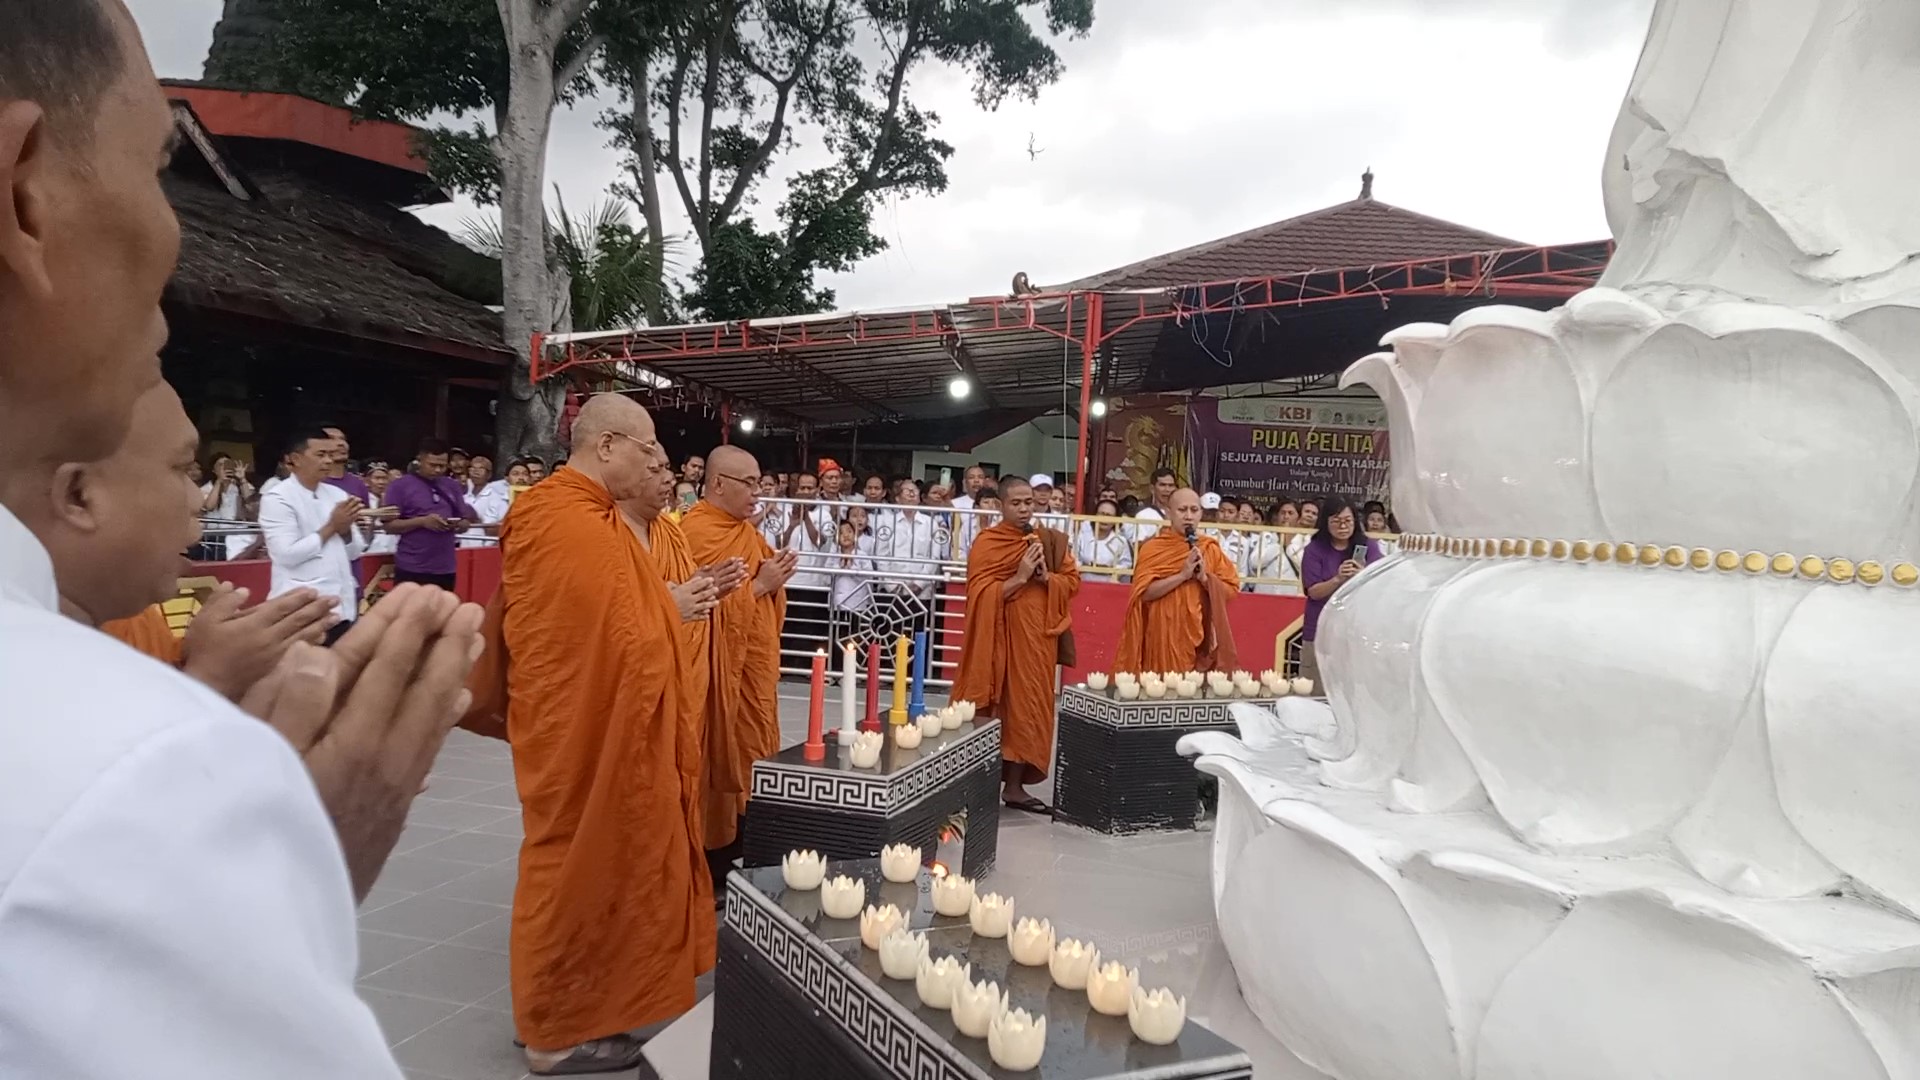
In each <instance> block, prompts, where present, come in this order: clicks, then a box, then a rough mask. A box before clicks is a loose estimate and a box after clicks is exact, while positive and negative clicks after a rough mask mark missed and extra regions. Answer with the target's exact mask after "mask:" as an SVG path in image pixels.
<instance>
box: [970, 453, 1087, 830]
mask: <svg viewBox="0 0 1920 1080" xmlns="http://www.w3.org/2000/svg"><path fill="white" fill-rule="evenodd" d="M1038 508H1039V504H1038V502H1037V501H1036V498H1035V496H1034V492H1033V486H1032V485H1031V484H1029V483H1027V481H1025V480H1022V479H1020V478H1019V477H1007V478H1006V479H1004V480H1002V481H1000V521H999V523H998V524H996V525H994V526H992V527H991V528H987V529H982V530H981V531H980V535H979V536H977V537H975V538H974V541H973V547H972V548H971V549H970V550H969V551H968V553H967V636H966V640H965V641H964V642H963V643H962V644H961V646H960V674H959V677H958V678H956V679H955V680H954V684H953V697H954V699H955V700H959V701H971V702H973V703H974V704H975V705H977V706H979V708H980V711H981V712H982V713H984V714H985V715H988V716H996V717H999V718H1000V758H1001V762H1000V785H1001V790H1000V798H1001V801H1003V802H1005V803H1006V804H1007V805H1008V806H1010V807H1012V808H1014V809H1015V810H1026V811H1029V812H1031V813H1036V814H1038V813H1045V812H1046V811H1047V806H1046V804H1045V803H1042V802H1041V801H1040V800H1039V799H1036V798H1034V797H1033V796H1032V795H1030V794H1028V793H1027V785H1028V784H1033V783H1038V782H1039V781H1041V780H1043V779H1045V778H1046V775H1047V765H1048V763H1049V762H1051V761H1052V760H1053V714H1054V708H1053V706H1054V700H1053V678H1054V666H1055V665H1056V664H1057V663H1058V662H1059V660H1060V656H1061V651H1062V649H1061V641H1062V636H1063V635H1065V634H1067V633H1068V632H1069V631H1070V630H1071V628H1072V623H1073V597H1074V594H1076V593H1078V592H1079V591H1080V567H1079V566H1078V565H1077V564H1075V563H1074V561H1073V551H1072V546H1071V544H1070V543H1069V542H1068V540H1067V537H1066V535H1065V534H1064V533H1061V532H1059V531H1058V530H1055V529H1049V528H1047V527H1045V526H1036V525H1035V524H1034V521H1033V515H1034V512H1035V511H1036V510H1037V509H1038ZM1067 640H1069V641H1071V639H1070V638H1069V639H1067ZM1068 659H1069V660H1071V659H1072V658H1071V657H1068Z"/></svg>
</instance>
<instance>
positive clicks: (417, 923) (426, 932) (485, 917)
mask: <svg viewBox="0 0 1920 1080" xmlns="http://www.w3.org/2000/svg"><path fill="white" fill-rule="evenodd" d="M499 917H500V909H499V908H497V907H495V906H493V905H492V904H477V903H474V902H472V901H469V900H453V899H450V898H448V897H444V896H431V895H425V894H423V895H420V896H410V897H408V898H407V899H405V900H402V901H400V902H399V903H397V904H394V905H392V906H391V907H385V908H382V909H380V910H379V911H376V912H374V913H373V914H371V915H369V916H367V917H366V918H364V919H362V920H360V925H361V926H362V927H364V928H365V929H368V930H378V931H380V932H381V933H386V934H403V935H405V936H407V937H410V938H424V939H426V940H427V941H434V942H439V941H448V940H451V939H452V938H455V937H458V936H460V935H461V934H464V933H466V932H467V931H469V930H471V929H473V928H474V927H476V926H479V925H480V924H481V923H485V922H491V921H492V920H494V919H497V918H499Z"/></svg>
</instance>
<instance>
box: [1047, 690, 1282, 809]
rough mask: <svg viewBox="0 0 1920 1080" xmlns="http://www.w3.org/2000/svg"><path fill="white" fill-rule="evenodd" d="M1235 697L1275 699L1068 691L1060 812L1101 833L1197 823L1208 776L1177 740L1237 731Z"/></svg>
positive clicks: (1062, 720)
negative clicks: (1131, 697) (1124, 696)
mask: <svg viewBox="0 0 1920 1080" xmlns="http://www.w3.org/2000/svg"><path fill="white" fill-rule="evenodd" d="M1234 701H1240V702H1244V703H1245V704H1248V705H1257V706H1260V707H1262V708H1271V707H1272V706H1273V702H1274V699H1272V698H1232V699H1229V698H1215V697H1199V698H1181V699H1171V698H1169V699H1162V700H1158V701H1146V700H1141V701H1122V700H1120V699H1119V698H1118V697H1117V696H1115V695H1114V692H1113V691H1112V690H1111V689H1109V690H1106V691H1096V690H1088V689H1086V688H1085V687H1082V686H1069V687H1066V688H1064V689H1062V690H1061V691H1060V713H1059V741H1058V749H1056V750H1055V752H1054V761H1053V804H1054V817H1055V818H1056V819H1057V820H1060V821H1066V822H1070V823H1072V824H1075V825H1079V826H1082V827H1084V828H1088V829H1092V830H1094V831H1096V832H1103V833H1136V832H1147V831H1150V830H1156V829H1162V830H1175V829H1191V828H1193V827H1194V821H1195V819H1196V817H1197V816H1198V811H1199V807H1200V800H1201V793H1202V786H1203V785H1202V781H1203V780H1204V779H1206V778H1204V777H1202V776H1201V775H1200V774H1199V773H1198V772H1196V771H1194V768H1193V763H1192V762H1191V761H1188V760H1187V759H1185V758H1183V757H1181V756H1180V755H1179V753H1178V752H1177V751H1175V750H1174V744H1175V743H1177V742H1179V741H1180V736H1182V735H1185V734H1187V733H1188V732H1191V731H1237V730H1238V728H1237V726H1236V725H1235V724H1234V722H1233V716H1232V714H1231V713H1230V712H1229V711H1228V706H1229V705H1230V704H1232V703H1233V702H1234Z"/></svg>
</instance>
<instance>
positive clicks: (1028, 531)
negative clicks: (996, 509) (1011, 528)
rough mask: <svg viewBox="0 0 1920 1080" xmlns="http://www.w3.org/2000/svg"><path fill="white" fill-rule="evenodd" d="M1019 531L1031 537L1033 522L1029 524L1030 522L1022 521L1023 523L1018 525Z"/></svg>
mask: <svg viewBox="0 0 1920 1080" xmlns="http://www.w3.org/2000/svg"><path fill="white" fill-rule="evenodd" d="M1020 531H1021V532H1023V533H1025V534H1026V535H1028V536H1032V535H1033V522H1031V521H1023V522H1021V523H1020Z"/></svg>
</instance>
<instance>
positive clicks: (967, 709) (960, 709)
mask: <svg viewBox="0 0 1920 1080" xmlns="http://www.w3.org/2000/svg"><path fill="white" fill-rule="evenodd" d="M953 708H954V712H955V715H957V716H959V717H960V723H961V724H965V723H969V722H971V721H972V720H973V717H974V712H975V709H974V704H973V702H971V701H956V702H954V703H953ZM954 726H955V727H959V726H960V725H959V724H955V725H954Z"/></svg>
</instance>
